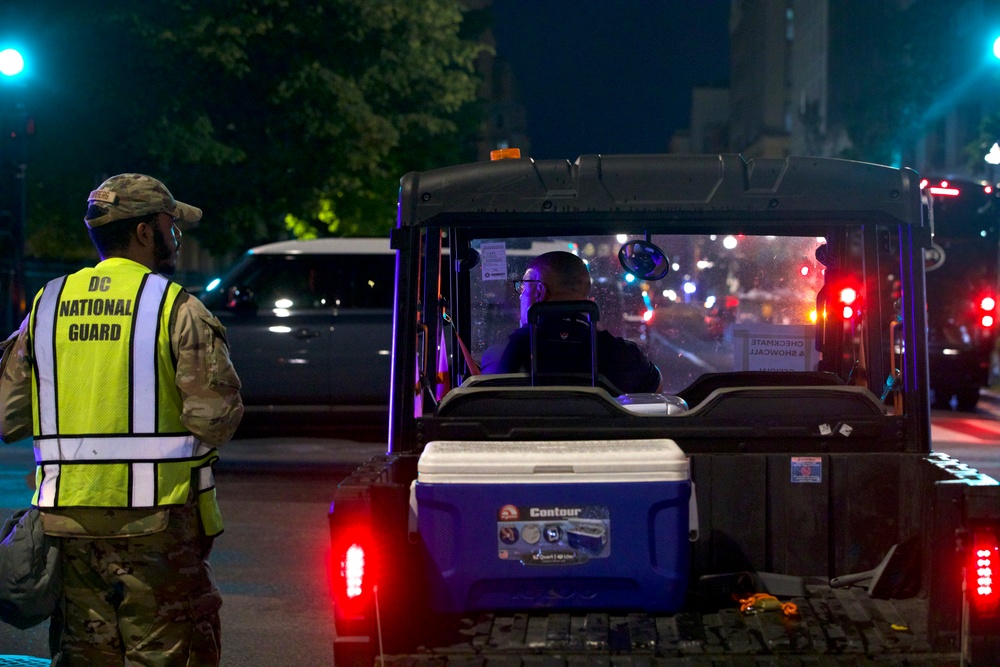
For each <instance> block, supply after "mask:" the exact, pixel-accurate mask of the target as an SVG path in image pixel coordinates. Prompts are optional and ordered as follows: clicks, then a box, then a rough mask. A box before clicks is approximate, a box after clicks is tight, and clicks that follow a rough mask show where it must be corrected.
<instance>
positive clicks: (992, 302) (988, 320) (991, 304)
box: [979, 296, 997, 329]
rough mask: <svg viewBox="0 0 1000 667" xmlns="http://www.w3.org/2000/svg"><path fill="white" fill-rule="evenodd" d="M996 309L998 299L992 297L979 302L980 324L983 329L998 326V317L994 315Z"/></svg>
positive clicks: (985, 297) (986, 297)
mask: <svg viewBox="0 0 1000 667" xmlns="http://www.w3.org/2000/svg"><path fill="white" fill-rule="evenodd" d="M996 307H997V302H996V299H994V298H993V297H992V296H984V297H983V298H982V299H980V300H979V324H980V325H982V327H983V328H985V329H989V328H990V327H992V326H993V325H994V324H996V315H995V313H994V311H995V310H996Z"/></svg>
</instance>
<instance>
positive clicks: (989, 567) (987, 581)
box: [966, 529, 1000, 616]
mask: <svg viewBox="0 0 1000 667" xmlns="http://www.w3.org/2000/svg"><path fill="white" fill-rule="evenodd" d="M966 572H967V575H968V581H967V594H968V596H969V603H970V604H971V605H972V607H973V608H974V609H975V610H976V611H977V612H979V614H980V615H982V616H992V615H995V614H996V613H997V612H998V610H1000V578H998V577H1000V550H998V544H997V536H996V534H995V533H994V532H993V531H992V530H984V529H977V530H975V531H974V532H973V535H972V549H971V550H970V551H969V556H968V562H967V563H966Z"/></svg>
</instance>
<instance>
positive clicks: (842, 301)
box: [837, 286, 861, 320]
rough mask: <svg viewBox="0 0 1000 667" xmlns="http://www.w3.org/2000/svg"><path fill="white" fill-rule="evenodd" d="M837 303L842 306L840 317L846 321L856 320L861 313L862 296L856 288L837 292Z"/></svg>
mask: <svg viewBox="0 0 1000 667" xmlns="http://www.w3.org/2000/svg"><path fill="white" fill-rule="evenodd" d="M837 301H838V303H839V305H840V316H841V317H842V318H843V319H845V320H850V319H854V318H855V317H856V316H857V315H858V314H859V313H860V309H859V306H860V302H861V299H860V295H859V294H858V290H857V289H856V288H854V287H851V286H847V287H841V288H840V289H839V290H837Z"/></svg>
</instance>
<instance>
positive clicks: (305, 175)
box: [12, 0, 488, 256]
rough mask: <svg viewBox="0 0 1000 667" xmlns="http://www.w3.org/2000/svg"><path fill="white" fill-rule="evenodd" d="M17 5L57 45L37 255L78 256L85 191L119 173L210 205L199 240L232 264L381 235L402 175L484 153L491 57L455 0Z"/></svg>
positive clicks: (51, 64) (47, 108)
mask: <svg viewBox="0 0 1000 667" xmlns="http://www.w3.org/2000/svg"><path fill="white" fill-rule="evenodd" d="M15 4H16V5H17V7H18V9H17V11H15V12H13V13H12V14H13V15H15V16H16V17H17V18H18V19H19V20H20V21H21V23H22V24H24V25H26V26H28V27H29V28H33V29H35V30H36V31H37V33H38V34H37V38H38V43H39V44H44V46H43V47H42V48H43V49H45V50H50V51H48V53H47V55H46V58H45V60H46V61H47V62H40V63H39V64H38V66H37V68H36V69H37V70H38V71H39V72H41V71H42V69H43V68H45V67H48V68H49V69H48V70H47V71H46V74H45V77H44V80H41V76H39V81H38V82H36V84H37V88H36V90H35V93H36V94H35V96H34V97H35V99H33V100H32V105H33V106H34V107H35V115H36V117H37V126H38V128H39V129H38V137H36V139H35V142H36V143H35V146H34V147H33V153H34V159H33V161H32V169H31V176H30V183H31V186H30V187H31V191H30V201H31V204H32V213H31V227H30V229H29V231H30V232H31V233H32V235H31V245H32V249H33V250H34V251H35V253H36V254H42V255H44V254H48V253H50V252H52V253H56V254H58V255H59V256H67V255H70V254H72V253H71V251H70V249H68V248H67V247H66V245H67V240H71V242H75V241H77V240H78V239H80V234H79V225H80V218H81V217H82V214H83V208H84V206H83V201H84V198H85V195H86V192H88V191H89V190H90V189H92V188H93V187H94V186H96V185H97V184H98V183H99V182H100V181H101V180H103V178H105V177H107V176H110V175H112V174H115V173H120V172H123V171H145V172H147V173H150V174H152V175H155V176H157V177H159V178H161V179H162V180H164V181H165V182H166V183H167V184H168V186H169V187H170V188H171V190H172V191H173V192H174V193H175V194H177V195H178V196H179V197H180V198H181V199H183V200H185V201H188V202H191V203H193V204H195V205H198V206H201V207H202V208H203V209H204V210H205V217H204V219H203V221H202V223H201V225H200V226H199V227H198V228H197V229H196V230H194V233H195V234H196V235H197V236H198V237H199V240H200V241H201V242H202V243H203V244H204V245H205V246H206V247H207V248H208V249H210V250H212V251H215V252H225V251H231V250H233V249H238V250H242V249H243V248H245V247H247V246H250V245H253V244H254V243H257V242H259V241H264V240H272V239H276V238H285V237H287V236H290V235H291V234H292V233H294V234H295V235H297V236H312V235H319V236H325V235H384V234H386V233H387V231H388V230H389V229H390V227H391V225H392V224H393V221H394V219H395V208H396V205H395V202H396V194H397V190H398V183H399V177H400V176H401V175H402V174H403V173H405V172H407V171H411V170H415V169H425V168H429V167H433V166H441V165H443V164H446V163H450V162H455V161H467V160H470V159H474V157H475V140H474V138H475V132H476V130H477V128H478V125H479V111H478V108H477V106H476V104H475V102H474V100H475V97H476V87H477V85H478V82H477V77H476V75H475V72H474V62H475V59H476V58H477V57H478V55H479V53H481V52H482V51H484V50H485V49H487V48H488V47H486V46H485V45H484V44H483V43H480V42H479V41H477V40H476V39H475V37H477V36H478V35H477V34H475V30H476V28H477V26H473V25H472V23H473V21H472V19H481V18H482V17H479V16H477V15H476V14H475V13H470V12H467V11H465V10H463V8H462V5H461V2H460V0H422V2H419V3H414V2H411V1H410V0H314V1H312V2H310V1H308V0H199V1H198V2H193V1H192V0H144V2H141V3H138V2H137V3H132V2H111V3H104V4H102V5H100V6H99V11H96V12H95V11H93V9H94V6H93V5H92V3H77V2H71V1H69V0H65V1H62V2H57V1H56V0H32V1H31V2H22V0H15ZM70 229H72V231H71V232H70V233H69V234H67V233H66V231H67V230H70ZM60 230H62V231H60ZM82 241H83V242H84V243H85V242H86V239H85V238H83V239H82Z"/></svg>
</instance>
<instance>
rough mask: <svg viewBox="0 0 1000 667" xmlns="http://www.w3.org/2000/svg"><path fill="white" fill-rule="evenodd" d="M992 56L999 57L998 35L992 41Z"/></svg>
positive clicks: (999, 41) (999, 44)
mask: <svg viewBox="0 0 1000 667" xmlns="http://www.w3.org/2000/svg"><path fill="white" fill-rule="evenodd" d="M993 57H994V58H997V59H1000V37H997V38H996V40H995V41H994V42H993Z"/></svg>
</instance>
